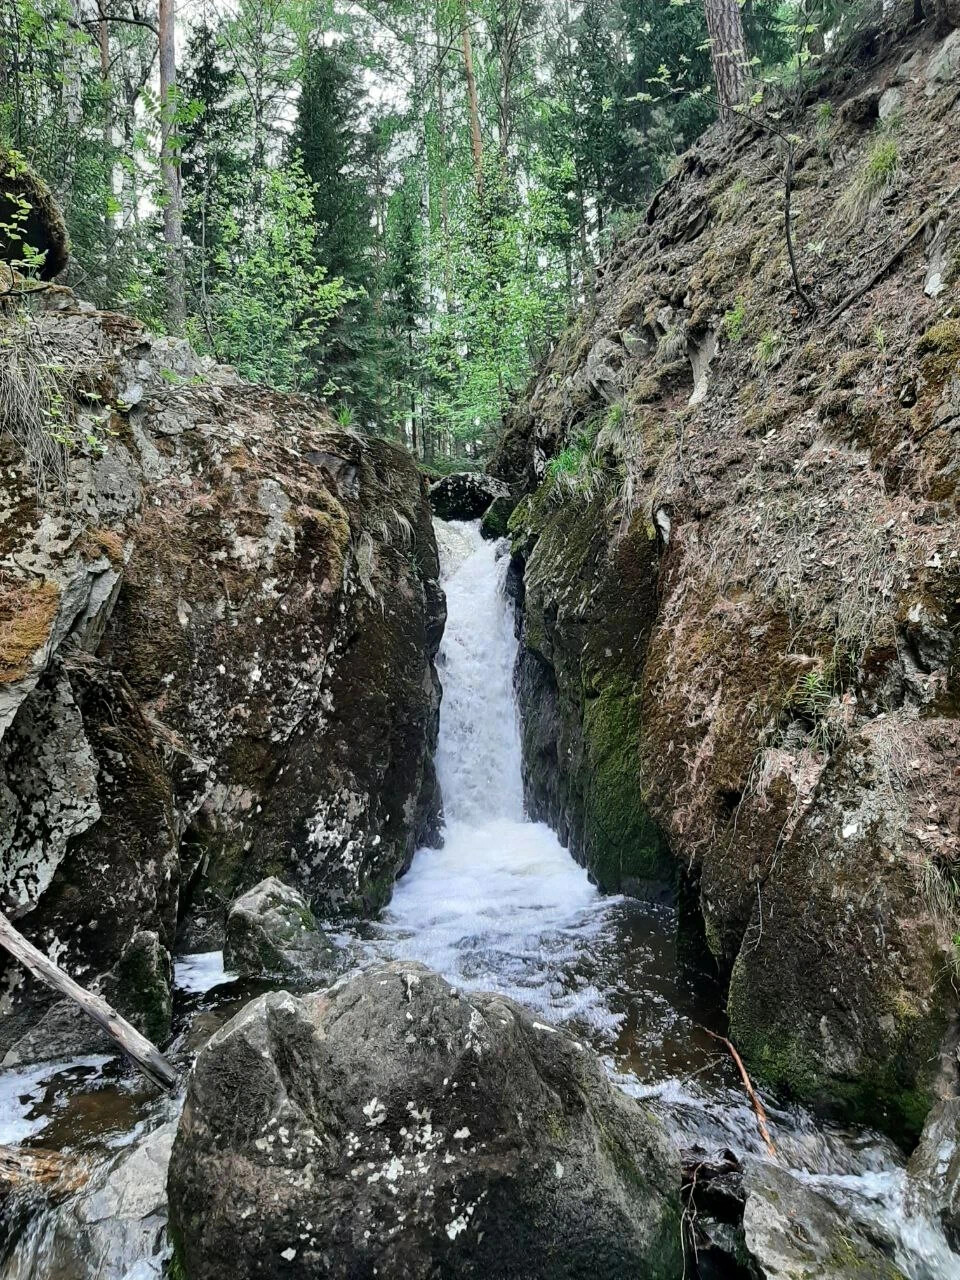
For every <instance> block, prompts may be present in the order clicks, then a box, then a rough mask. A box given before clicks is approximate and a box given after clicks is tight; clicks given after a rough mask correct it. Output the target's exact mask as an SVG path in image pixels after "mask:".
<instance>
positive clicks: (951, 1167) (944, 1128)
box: [909, 1098, 960, 1249]
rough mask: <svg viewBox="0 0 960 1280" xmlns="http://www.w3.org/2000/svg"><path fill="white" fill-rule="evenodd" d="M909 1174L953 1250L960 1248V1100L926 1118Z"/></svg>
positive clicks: (946, 1102)
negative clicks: (919, 1185) (928, 1204)
mask: <svg viewBox="0 0 960 1280" xmlns="http://www.w3.org/2000/svg"><path fill="white" fill-rule="evenodd" d="M909 1170H910V1175H911V1177H913V1178H914V1179H915V1180H916V1181H917V1182H918V1183H920V1184H921V1186H922V1187H923V1188H924V1190H925V1192H926V1194H927V1196H928V1197H929V1199H930V1201H931V1202H932V1204H933V1207H934V1211H935V1212H936V1214H937V1216H938V1217H939V1218H940V1221H941V1223H942V1225H943V1230H944V1233H945V1234H946V1237H947V1239H948V1240H949V1242H950V1244H951V1245H952V1246H953V1248H954V1249H960V1098H948V1099H945V1100H944V1101H942V1102H938V1103H937V1105H936V1106H935V1107H934V1108H933V1110H932V1111H931V1112H930V1114H929V1116H928V1117H927V1123H926V1125H925V1126H924V1129H923V1135H922V1137H921V1138H920V1142H919V1144H918V1145H917V1148H916V1150H915V1151H914V1153H913V1155H912V1156H911V1157H910V1165H909Z"/></svg>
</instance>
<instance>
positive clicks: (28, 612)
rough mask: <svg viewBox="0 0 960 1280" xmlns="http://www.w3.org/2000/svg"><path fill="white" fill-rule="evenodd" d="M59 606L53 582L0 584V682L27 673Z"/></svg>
mask: <svg viewBox="0 0 960 1280" xmlns="http://www.w3.org/2000/svg"><path fill="white" fill-rule="evenodd" d="M59 606H60V589H59V587H58V586H57V585H56V583H55V582H37V581H33V582H18V583H15V584H11V585H7V586H3V587H0V684H12V683H13V682H14V681H16V680H22V679H23V677H24V676H25V675H27V673H28V672H29V669H30V660H31V658H32V657H33V655H34V654H35V653H36V651H37V650H38V649H39V648H41V647H42V646H43V645H44V644H46V642H47V640H48V639H49V636H50V631H51V629H52V627H53V621H54V619H55V618H56V616H57V609H58V608H59Z"/></svg>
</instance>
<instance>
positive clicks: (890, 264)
mask: <svg viewBox="0 0 960 1280" xmlns="http://www.w3.org/2000/svg"><path fill="white" fill-rule="evenodd" d="M958 195H960V186H956V187H954V188H953V190H952V191H951V192H950V194H949V195H948V196H947V198H946V199H945V200H942V201H941V202H940V204H939V205H938V206H937V207H936V209H931V210H929V211H928V212H927V213H926V214H924V216H923V217H922V218H921V219H920V222H919V224H918V225H917V226H916V228H915V229H914V230H913V231H912V232H911V233H910V235H909V236H907V238H906V240H903V241H901V243H900V244H899V245H898V247H897V248H896V249H895V250H894V251H893V253H892V254H891V255H890V257H889V258H887V260H886V261H885V262H884V263H883V265H882V266H881V267H878V268H877V270H876V271H875V272H874V273H873V275H872V276H871V277H870V279H869V280H867V281H866V283H865V284H862V285H859V286H858V287H857V288H856V289H854V291H853V293H850V294H848V295H847V296H846V297H845V298H844V300H843V301H842V302H841V303H839V304H838V305H837V306H836V307H834V309H833V310H832V311H831V312H830V314H829V315H828V316H827V323H828V324H833V322H834V321H835V320H839V319H840V317H841V316H842V315H843V313H844V312H845V311H849V310H850V308H851V307H852V306H853V304H854V303H855V302H859V301H860V299H861V298H862V297H863V296H864V294H866V293H869V292H870V290H871V289H872V288H874V286H875V285H878V284H879V283H880V281H881V280H882V279H883V277H884V276H885V275H886V274H887V272H888V271H891V270H892V269H893V268H894V267H895V266H896V265H897V263H898V262H899V261H900V259H901V258H902V257H903V255H904V254H905V253H906V252H907V250H908V249H909V248H910V247H911V245H913V244H915V243H916V241H917V240H919V239H920V237H921V236H922V235H923V234H924V232H925V231H926V229H927V227H929V226H930V224H931V222H933V221H934V220H935V219H936V218H938V217H939V216H940V214H941V213H943V212H945V210H946V208H947V206H948V205H949V204H950V201H951V200H955V199H956V197H957V196H958Z"/></svg>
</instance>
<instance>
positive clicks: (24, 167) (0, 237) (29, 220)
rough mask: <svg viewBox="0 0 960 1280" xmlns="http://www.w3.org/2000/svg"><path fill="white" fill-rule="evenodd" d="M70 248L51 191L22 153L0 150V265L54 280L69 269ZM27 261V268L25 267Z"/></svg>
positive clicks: (58, 209)
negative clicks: (35, 262) (34, 261)
mask: <svg viewBox="0 0 960 1280" xmlns="http://www.w3.org/2000/svg"><path fill="white" fill-rule="evenodd" d="M69 252H70V244H69V239H68V236H67V228H66V224H65V223H64V221H63V214H62V213H61V212H60V208H59V206H58V205H57V202H56V200H55V199H54V198H53V194H52V192H51V191H50V188H49V187H48V186H47V184H46V183H45V182H44V181H43V179H42V178H41V177H40V176H39V174H37V173H36V172H34V170H33V169H32V168H31V167H30V165H28V164H27V162H26V160H25V159H24V158H23V156H21V155H20V154H19V152H16V151H11V150H10V149H9V148H8V147H4V146H0V262H6V263H11V264H16V266H17V269H18V270H23V271H24V272H25V273H26V272H27V268H28V266H29V265H30V261H31V257H32V255H33V254H38V255H40V260H39V263H38V265H36V266H35V267H34V268H33V269H32V270H31V271H30V274H35V275H37V276H39V278H40V279H41V280H52V279H53V277H54V276H56V275H59V274H60V272H61V271H62V270H63V269H64V267H65V266H66V265H67V258H68V257H69ZM25 260H26V264H27V265H24V263H25Z"/></svg>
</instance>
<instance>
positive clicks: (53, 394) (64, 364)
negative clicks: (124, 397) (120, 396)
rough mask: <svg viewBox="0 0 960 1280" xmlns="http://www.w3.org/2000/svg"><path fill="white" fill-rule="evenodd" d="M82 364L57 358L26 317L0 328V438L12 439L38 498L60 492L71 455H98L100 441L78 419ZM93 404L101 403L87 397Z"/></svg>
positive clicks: (20, 315)
mask: <svg viewBox="0 0 960 1280" xmlns="http://www.w3.org/2000/svg"><path fill="white" fill-rule="evenodd" d="M81 380H82V373H81V364H80V361H79V360H78V361H77V362H76V363H74V364H71V363H69V362H68V361H67V359H66V358H65V357H64V356H63V354H62V353H60V352H58V353H57V354H56V355H55V354H54V353H53V352H52V351H51V350H50V348H49V347H48V346H47V344H46V342H45V341H44V337H43V331H42V328H41V327H40V325H39V324H38V323H37V322H36V321H35V320H34V319H33V318H32V317H30V316H29V315H27V314H26V313H18V314H14V315H12V316H10V317H8V318H7V319H6V320H4V321H3V322H2V327H0V435H3V436H6V437H8V438H9V439H11V440H12V441H13V442H14V444H15V445H16V446H17V447H18V449H19V450H20V451H21V452H22V453H23V455H24V457H25V458H26V460H27V462H28V464H29V466H30V469H31V472H32V473H33V476H34V479H35V481H36V485H37V492H38V496H39V497H41V498H42V497H43V496H44V495H45V494H46V493H47V491H48V490H50V489H60V490H62V489H64V488H65V486H66V482H67V462H68V459H69V456H70V453H71V452H72V451H73V450H75V449H80V448H85V449H88V450H90V451H91V452H101V451H102V450H103V447H104V441H103V438H102V435H101V434H99V433H98V431H96V430H94V429H93V427H92V426H91V425H89V424H90V423H91V422H92V421H93V420H92V419H86V420H84V423H81V421H80V419H79V418H78V416H77V412H76V406H77V392H78V390H79V384H80V382H81ZM85 398H86V399H87V401H88V402H90V403H91V404H96V402H97V400H98V399H99V397H98V396H96V394H95V393H93V392H90V391H87V392H86V393H85Z"/></svg>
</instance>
